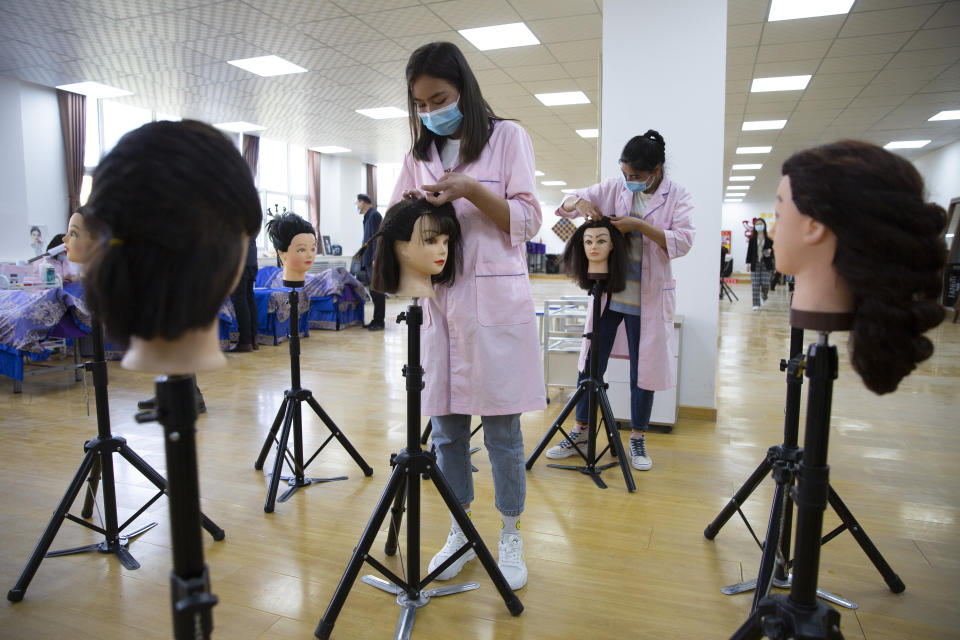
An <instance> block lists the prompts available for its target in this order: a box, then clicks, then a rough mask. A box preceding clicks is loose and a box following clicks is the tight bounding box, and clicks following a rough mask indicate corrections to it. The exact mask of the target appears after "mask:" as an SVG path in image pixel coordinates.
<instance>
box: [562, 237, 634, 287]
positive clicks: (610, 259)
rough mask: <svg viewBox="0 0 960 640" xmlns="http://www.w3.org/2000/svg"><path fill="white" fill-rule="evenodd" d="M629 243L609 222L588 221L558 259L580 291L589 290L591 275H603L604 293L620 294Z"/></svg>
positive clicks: (623, 285)
mask: <svg viewBox="0 0 960 640" xmlns="http://www.w3.org/2000/svg"><path fill="white" fill-rule="evenodd" d="M629 253H630V239H629V238H628V237H627V236H625V235H623V234H622V233H620V232H619V231H617V228H616V227H614V226H613V224H612V223H611V222H610V218H602V219H600V220H597V221H589V220H588V221H587V222H584V223H583V224H581V225H580V226H579V227H577V230H576V231H575V232H574V233H573V235H572V236H570V239H569V240H567V244H566V246H564V248H563V255H562V256H561V257H560V266H561V269H562V270H563V273H564V274H566V275H567V276H569V277H570V278H572V279H573V280H574V281H575V282H576V283H577V285H579V287H580V288H581V289H587V290H589V289H590V288H591V286H592V282H591V280H593V279H594V278H591V276H593V275H603V276H604V277H603V280H604V281H605V282H604V285H603V290H604V291H606V292H608V293H616V292H618V291H623V290H624V288H625V287H626V284H627V280H626V277H627V256H628V255H629Z"/></svg>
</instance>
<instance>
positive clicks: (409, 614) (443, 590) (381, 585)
mask: <svg viewBox="0 0 960 640" xmlns="http://www.w3.org/2000/svg"><path fill="white" fill-rule="evenodd" d="M360 580H361V581H362V582H366V583H367V584H368V585H370V586H371V587H376V588H377V589H380V590H381V591H386V592H387V593H391V594H393V595H395V596H397V605H398V606H399V607H401V608H402V609H403V612H402V613H401V614H400V619H399V620H397V630H396V632H395V633H394V635H393V638H394V640H409V638H410V634H411V633H413V619H414V616H415V615H416V613H417V609H419V608H420V607H424V606H426V605H427V603H429V602H430V598H437V597H440V596H450V595H454V594H456V593H463V592H464V591H473V590H474V589H479V588H480V583H479V582H464V583H462V584H452V585H449V586H446V587H437V588H436V589H426V590H424V591H421V592H420V596H419V597H418V598H415V599H412V598H410V596H408V595H407V593H406V592H405V591H404V590H403V589H401V588H400V587H398V586H397V585H395V584H393V583H392V582H387V581H386V580H384V579H382V578H378V577H376V576H371V575H366V576H363V577H362V578H360Z"/></svg>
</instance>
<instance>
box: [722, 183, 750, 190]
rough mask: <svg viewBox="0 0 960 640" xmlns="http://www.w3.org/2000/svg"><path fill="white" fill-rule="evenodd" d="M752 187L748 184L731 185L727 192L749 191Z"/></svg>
mask: <svg viewBox="0 0 960 640" xmlns="http://www.w3.org/2000/svg"><path fill="white" fill-rule="evenodd" d="M749 190H750V185H748V184H731V185H728V186H727V191H749Z"/></svg>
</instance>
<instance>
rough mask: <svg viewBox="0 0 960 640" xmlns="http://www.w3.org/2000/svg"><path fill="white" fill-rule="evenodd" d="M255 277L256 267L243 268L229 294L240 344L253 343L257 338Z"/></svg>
mask: <svg viewBox="0 0 960 640" xmlns="http://www.w3.org/2000/svg"><path fill="white" fill-rule="evenodd" d="M256 278H257V267H256V266H247V267H244V268H243V274H241V276H240V284H238V285H237V288H236V289H234V291H233V293H231V294H230V300H231V301H232V302H233V310H234V312H235V313H236V314H237V324H238V325H240V338H239V340H238V342H239V343H240V344H253V341H254V340H256V338H257V330H258V329H259V327H258V326H257V325H258V324H259V323H258V322H257V302H256V300H254V298H253V281H254V280H256Z"/></svg>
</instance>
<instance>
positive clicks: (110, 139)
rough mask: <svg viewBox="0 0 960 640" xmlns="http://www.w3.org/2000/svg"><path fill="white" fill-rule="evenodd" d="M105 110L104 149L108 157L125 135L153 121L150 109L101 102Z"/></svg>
mask: <svg viewBox="0 0 960 640" xmlns="http://www.w3.org/2000/svg"><path fill="white" fill-rule="evenodd" d="M101 109H102V110H103V120H102V122H103V149H102V150H101V152H102V153H103V155H106V154H107V153H109V152H110V149H113V147H114V146H115V145H116V144H117V142H118V141H119V140H120V138H122V137H123V134H125V133H127V132H128V131H133V130H134V129H136V128H138V127H140V126H142V125H145V124H147V123H148V122H150V121H152V120H153V112H152V111H150V110H149V109H142V108H140V107H131V106H130V105H126V104H120V103H119V102H113V101H111V100H101Z"/></svg>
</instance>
